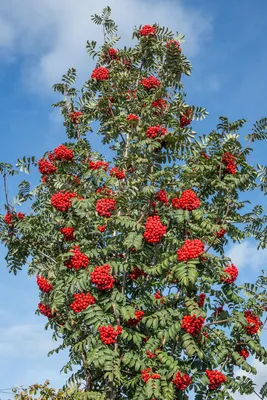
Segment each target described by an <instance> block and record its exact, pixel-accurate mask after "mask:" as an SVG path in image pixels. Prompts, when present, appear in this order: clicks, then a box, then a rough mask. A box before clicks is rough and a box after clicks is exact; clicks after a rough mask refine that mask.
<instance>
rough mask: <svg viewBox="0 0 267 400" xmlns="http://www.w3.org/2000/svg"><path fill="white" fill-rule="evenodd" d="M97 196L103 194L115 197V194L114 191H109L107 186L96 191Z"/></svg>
mask: <svg viewBox="0 0 267 400" xmlns="http://www.w3.org/2000/svg"><path fill="white" fill-rule="evenodd" d="M95 192H96V194H103V195H105V196H114V194H115V193H114V192H113V190H112V189H108V188H107V187H106V186H105V185H104V186H102V187H100V188H98V189H96V191H95Z"/></svg>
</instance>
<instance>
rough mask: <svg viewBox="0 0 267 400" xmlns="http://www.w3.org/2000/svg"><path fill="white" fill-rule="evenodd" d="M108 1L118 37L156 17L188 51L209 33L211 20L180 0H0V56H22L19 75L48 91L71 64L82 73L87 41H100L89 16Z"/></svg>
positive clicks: (85, 67)
mask: <svg viewBox="0 0 267 400" xmlns="http://www.w3.org/2000/svg"><path fill="white" fill-rule="evenodd" d="M107 4H109V5H110V6H111V8H112V15H113V18H114V19H115V21H116V22H117V23H118V25H119V34H120V35H121V36H122V37H123V38H128V39H130V37H131V31H132V28H133V27H134V25H140V24H144V23H151V24H152V23H154V22H158V23H160V24H162V25H165V26H168V27H169V28H171V29H172V30H174V31H177V30H178V31H179V33H183V34H185V35H186V39H187V43H186V44H185V45H184V46H183V47H184V49H185V51H186V54H187V55H188V56H194V55H195V54H197V53H198V51H199V50H200V49H202V48H203V43H204V42H205V40H206V39H207V38H208V37H209V36H210V34H211V25H212V22H211V19H210V18H209V17H207V15H204V14H202V13H201V12H200V11H199V10H198V9H196V7H194V8H190V9H189V8H188V7H187V6H185V5H184V2H182V1H179V0H176V1H175V2H173V1H172V0H165V1H164V2H162V1H154V2H151V1H144V0H109V1H107V0H98V1H97V2H93V1H92V0H91V1H90V0H77V1H76V2H73V1H72V0H57V1H55V0H46V1H40V0H39V1H38V0H37V1H36V0H24V2H23V7H21V0H10V1H9V2H0V14H2V15H3V16H4V23H3V24H2V23H1V24H0V55H1V54H2V55H3V50H5V52H4V54H5V57H7V55H8V57H9V58H13V57H16V56H17V55H19V54H23V55H24V62H25V65H24V80H25V82H27V84H28V85H30V86H31V87H32V88H33V89H36V88H37V87H38V86H39V89H40V90H41V89H43V90H48V89H49V90H50V87H51V85H52V84H53V83H55V82H57V81H58V80H59V79H60V78H61V75H62V74H63V73H64V72H65V71H66V70H67V69H68V68H69V67H71V66H75V67H76V68H77V69H78V72H79V73H80V74H81V75H82V77H83V78H84V77H86V76H88V75H89V70H90V65H89V59H88V56H87V54H86V50H85V43H86V40H87V39H88V40H92V39H96V38H98V39H99V41H100V42H101V41H102V33H101V29H100V28H99V27H98V26H95V25H94V24H92V23H91V21H90V16H91V14H94V13H101V11H102V9H103V8H104V7H105V6H106V5H107ZM126 41H127V40H126ZM124 43H125V39H124ZM25 57H26V58H25ZM30 82H31V83H30Z"/></svg>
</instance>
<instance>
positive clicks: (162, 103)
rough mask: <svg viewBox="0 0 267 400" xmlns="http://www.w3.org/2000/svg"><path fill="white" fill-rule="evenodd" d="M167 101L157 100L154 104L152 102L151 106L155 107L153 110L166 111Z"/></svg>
mask: <svg viewBox="0 0 267 400" xmlns="http://www.w3.org/2000/svg"><path fill="white" fill-rule="evenodd" d="M167 104H168V103H167V101H166V100H164V99H157V100H154V101H153V102H152V104H151V107H153V108H159V109H161V110H165V109H166V107H167Z"/></svg>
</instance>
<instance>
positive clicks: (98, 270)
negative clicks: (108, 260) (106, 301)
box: [91, 264, 115, 290]
mask: <svg viewBox="0 0 267 400" xmlns="http://www.w3.org/2000/svg"><path fill="white" fill-rule="evenodd" d="M110 270H111V267H110V265H108V264H105V265H101V266H96V267H95V269H94V270H93V272H92V273H91V281H92V283H94V284H95V285H96V287H97V289H98V290H109V289H111V288H112V287H113V285H114V282H115V279H114V278H113V276H112V275H111V273H110Z"/></svg>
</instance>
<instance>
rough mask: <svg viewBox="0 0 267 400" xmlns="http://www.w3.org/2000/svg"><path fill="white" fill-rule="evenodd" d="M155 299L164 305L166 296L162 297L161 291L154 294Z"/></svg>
mask: <svg viewBox="0 0 267 400" xmlns="http://www.w3.org/2000/svg"><path fill="white" fill-rule="evenodd" d="M154 298H155V299H156V300H160V304H164V296H162V294H161V293H160V291H159V290H158V291H157V292H156V293H155V294H154Z"/></svg>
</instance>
